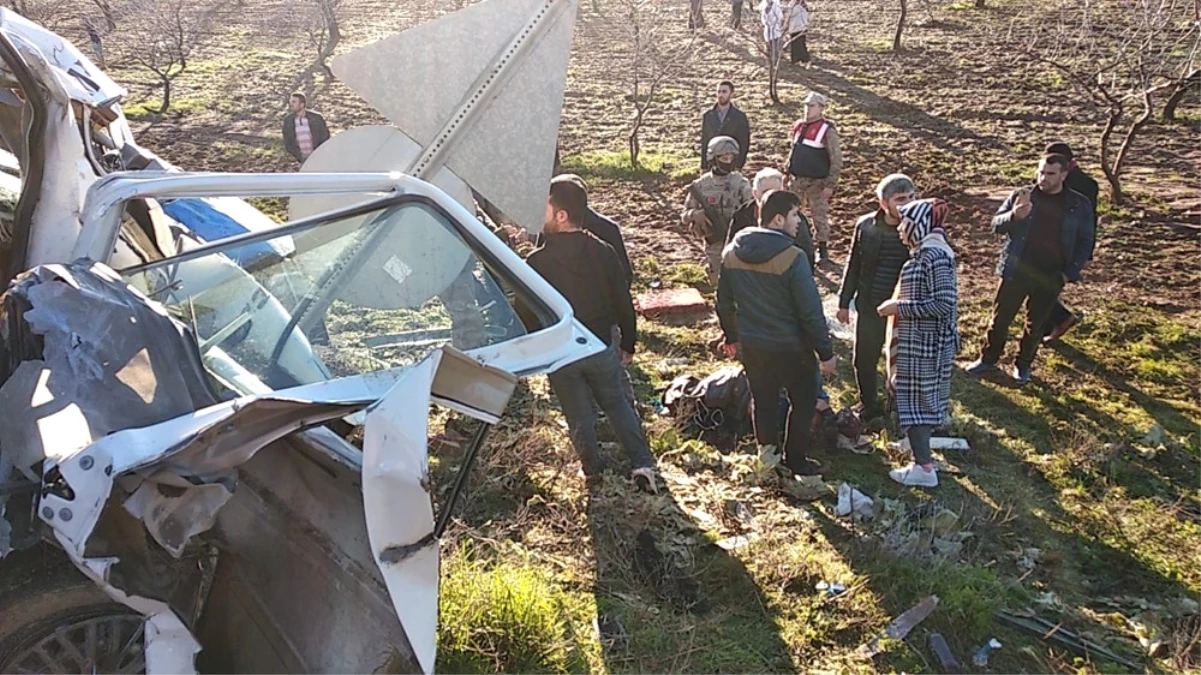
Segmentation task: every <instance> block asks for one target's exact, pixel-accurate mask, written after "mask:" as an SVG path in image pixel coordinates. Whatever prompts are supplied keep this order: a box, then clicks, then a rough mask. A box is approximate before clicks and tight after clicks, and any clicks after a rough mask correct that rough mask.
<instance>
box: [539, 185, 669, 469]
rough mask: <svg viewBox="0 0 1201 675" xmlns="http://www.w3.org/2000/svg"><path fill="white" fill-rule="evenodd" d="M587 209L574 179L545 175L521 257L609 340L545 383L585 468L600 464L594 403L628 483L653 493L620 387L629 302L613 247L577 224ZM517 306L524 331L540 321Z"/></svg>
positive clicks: (650, 462)
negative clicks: (537, 224)
mask: <svg viewBox="0 0 1201 675" xmlns="http://www.w3.org/2000/svg"><path fill="white" fill-rule="evenodd" d="M587 212H588V195H587V193H586V192H585V191H584V189H583V188H582V187H581V186H580V185H579V184H578V183H576V182H574V181H572V180H570V179H567V180H555V181H552V182H551V186H550V197H549V199H548V200H547V205H546V224H545V227H546V229H545V232H546V236H545V238H544V243H543V245H542V246H541V247H540V248H538V249H537V250H535V251H534V252H533V253H531V254H530V256H529V257H528V258H527V259H526V262H528V263H529V265H530V267H532V268H534V271H535V272H538V274H540V275H542V277H543V278H544V279H546V280H547V282H549V283H550V285H551V286H554V287H555V289H556V290H557V291H559V292H560V293H562V294H563V297H564V298H566V299H567V301H568V302H569V303H571V308H572V311H573V312H574V314H575V318H576V319H578V320H579V321H580V322H581V323H582V324H584V326H585V327H587V328H588V330H590V331H592V333H593V334H595V335H596V337H597V338H598V339H600V341H601V342H604V343H605V344H606V345H608V348H607V349H605V350H604V351H602V352H600V353H599V354H594V355H592V356H590V357H588V358H586V359H583V360H580V361H576V362H575V363H572V364H570V365H567V366H564V367H563V368H560V369H559V370H557V371H555V372H553V373H551V374H550V376H549V379H550V385H551V389H552V390H553V391H554V393H555V396H556V397H557V398H558V399H559V405H560V407H562V409H563V416H564V417H566V418H567V428H568V431H569V433H570V435H571V443H572V445H573V446H574V447H575V450H576V453H577V454H578V455H579V456H580V461H581V462H582V463H583V468H584V474H585V475H586V476H588V477H589V478H596V477H599V475H600V473H601V472H603V471H604V469H605V462H604V459H602V458H601V454H600V445H599V443H598V441H597V436H596V404H599V405H600V408H601V409H602V410H603V411H604V412H605V416H606V418H607V419H608V421H609V424H610V426H612V427H613V433H614V434H615V435H616V436H617V440H618V442H620V443H621V445H622V447H623V448H624V449H625V451H626V454H627V455H628V456H629V458H630V463H631V464H632V465H633V467H634V470H633V477H634V480H635V482H636V483H637V484H638V485H639V487H641V488H642V489H645V490H649V491H651V492H654V491H656V489H657V488H656V483H655V460H654V457H653V456H652V455H651V453H650V447H649V446H648V444H647V442H646V436H645V435H644V434H643V432H642V423H641V422H640V421H639V419H638V413H637V412H636V411H635V410H634V404H633V403H632V402H631V401H630V400H629V399H627V398H626V396H625V395H624V394H623V392H622V386H621V370H622V366H623V365H624V364H628V363H630V362H631V361H632V360H633V358H634V348H635V345H636V344H637V342H638V328H637V316H636V314H635V312H634V301H633V300H632V299H631V297H630V289H629V286H627V285H626V282H625V277H624V275H623V272H622V269H621V263H619V262H618V260H617V254H616V253H614V252H613V249H612V247H610V246H609V245H608V244H606V243H604V242H603V241H601V240H600V239H597V238H596V237H595V236H593V235H592V234H591V233H590V232H587V231H585V230H584V229H583V228H582V227H581V225H582V223H583V221H584V218H585V217H586V215H587ZM518 313H519V314H520V315H521V318H522V320H523V321H524V322H525V324H526V326H527V327H528V328H530V329H531V330H532V329H534V328H536V327H537V326H538V325H539V322H538V320H537V318H536V317H534V316H533V314H532V313H531V312H530V310H529V308H528V307H524V306H519V307H518ZM615 326H616V327H620V329H621V333H620V335H621V344H620V345H618V344H614V343H613V336H614V335H615V332H614V327H615Z"/></svg>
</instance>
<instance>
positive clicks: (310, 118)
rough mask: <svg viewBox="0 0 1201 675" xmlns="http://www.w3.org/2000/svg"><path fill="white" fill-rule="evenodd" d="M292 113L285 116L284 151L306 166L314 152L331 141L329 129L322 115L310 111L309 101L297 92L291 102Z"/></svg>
mask: <svg viewBox="0 0 1201 675" xmlns="http://www.w3.org/2000/svg"><path fill="white" fill-rule="evenodd" d="M289 104H290V105H291V107H292V112H290V113H288V114H287V115H285V116H284V123H283V132H284V150H287V151H288V154H289V155H292V156H293V157H295V158H296V161H297V162H300V163H301V164H304V160H306V159H308V158H309V155H311V154H313V151H314V150H316V149H317V148H318V147H320V146H321V144H322V143H324V142H326V141H328V140H329V127H328V126H326V125H325V118H324V117H322V116H321V114H320V113H318V112H315V111H313V110H309V109H308V99H307V98H306V97H305V95H304V94H302V93H300V92H295V93H293V94H292V98H291V100H290V102H289Z"/></svg>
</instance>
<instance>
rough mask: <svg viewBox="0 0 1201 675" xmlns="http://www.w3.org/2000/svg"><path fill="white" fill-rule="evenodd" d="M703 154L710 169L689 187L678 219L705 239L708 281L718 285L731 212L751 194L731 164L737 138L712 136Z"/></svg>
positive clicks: (736, 151) (735, 150)
mask: <svg viewBox="0 0 1201 675" xmlns="http://www.w3.org/2000/svg"><path fill="white" fill-rule="evenodd" d="M706 157H707V159H708V160H709V162H710V164H711V165H712V167H713V168H712V169H711V170H710V171H709V172H708V173H706V174H704V175H703V176H701V177H700V178H697V179H696V180H694V181H692V184H691V185H689V186H688V196H687V197H685V198H684V211H683V212H682V213H681V214H680V220H681V221H682V222H683V223H684V224H685V225H687V226H688V229H689V230H690V231H691V232H692V233H693V235H695V236H697V237H699V238H700V239H701V240H702V241H703V242H704V244H705V262H706V265H707V267H708V270H709V284H710V285H711V286H713V287H714V288H717V275H718V272H720V271H721V251H722V248H723V247H724V246H725V243H726V232H727V231H728V230H729V227H730V220H731V219H732V218H733V217H734V212H736V211H737V210H738V209H739V208H741V207H742V205H743V204H746V203H747V202H749V201H751V200H752V199H753V198H754V197H753V196H752V194H751V183H750V181H748V180H747V179H746V177H745V176H743V175H742V174H741V173H738V169H737V168H736V167H735V166H734V162H735V161H736V160H737V158H738V142H737V141H735V140H734V139H733V138H730V137H729V136H718V137H716V138H714V139H713V140H711V141H709V146H708V152H707V153H706Z"/></svg>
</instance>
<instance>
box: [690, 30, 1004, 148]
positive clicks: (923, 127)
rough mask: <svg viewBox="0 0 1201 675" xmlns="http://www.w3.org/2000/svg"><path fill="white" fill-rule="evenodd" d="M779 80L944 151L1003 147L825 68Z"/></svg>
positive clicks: (741, 54) (736, 47)
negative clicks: (967, 144)
mask: <svg viewBox="0 0 1201 675" xmlns="http://www.w3.org/2000/svg"><path fill="white" fill-rule="evenodd" d="M703 37H704V39H705V40H706V41H707V42H710V43H712V44H713V45H714V46H717V47H721V48H723V49H726V50H728V51H729V52H730V53H731V54H733V55H734V56H736V57H738V58H740V59H742V60H744V61H747V62H750V63H757V62H760V61H762V60H763V58H762V56H761V55H758V54H753V53H751V51H750V50H749V49H747V48H746V46H744V45H742V44H738V43H734V42H731V41H729V40H725V39H719V38H717V37H716V36H712V35H708V34H706V35H704V36H703ZM780 80H781V81H785V82H792V83H795V84H800V85H803V86H805V87H808V88H811V89H814V90H822V91H824V92H825V93H829V94H831V95H832V97H833V98H834V99H835V101H836V102H838V103H841V104H843V105H849V106H851V107H854V108H858V109H859V110H860V111H862V112H863V113H864V114H866V115H868V116H869V117H871V118H872V119H876V120H881V121H884V122H887V123H888V124H891V125H894V126H897V127H902V128H904V129H905V130H906V131H909V132H911V133H913V134H914V135H915V136H917V137H918V138H921V139H922V140H925V141H927V142H929V143H930V144H932V145H934V146H935V147H937V148H939V149H942V150H945V151H947V152H954V153H960V152H962V151H963V150H962V148H958V147H956V146H955V145H953V144H952V143H950V142H949V139H964V140H969V141H972V142H974V143H976V144H978V145H979V146H981V147H983V148H988V149H994V150H999V149H1004V147H1005V146H1004V145H1003V144H1001V143H1000V142H998V141H997V140H996V139H994V138H989V137H987V136H981V135H979V134H977V133H975V132H973V131H970V130H968V129H965V128H964V127H963V126H961V125H959V124H955V123H954V122H949V121H947V120H945V119H941V118H938V117H935V116H933V115H931V114H930V113H928V112H926V111H925V110H922V109H921V108H919V107H917V106H915V105H911V104H908V103H903V102H901V101H897V100H894V99H891V98H889V97H887V96H881V95H880V94H877V93H875V92H874V91H872V90H871V89H868V88H866V87H863V86H860V85H858V84H855V83H854V82H852V81H851V80H849V79H847V78H846V77H843V76H842V75H839V74H837V73H836V72H834V71H832V70H830V69H827V68H815V69H812V70H807V71H804V72H803V73H802V72H800V71H795V70H793V69H791V68H787V67H783V68H781V69H780ZM785 108H788V106H785Z"/></svg>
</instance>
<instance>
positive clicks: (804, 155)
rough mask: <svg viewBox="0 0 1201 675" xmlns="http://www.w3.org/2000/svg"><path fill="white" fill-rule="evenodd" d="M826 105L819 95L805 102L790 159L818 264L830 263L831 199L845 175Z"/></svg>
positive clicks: (794, 188)
mask: <svg viewBox="0 0 1201 675" xmlns="http://www.w3.org/2000/svg"><path fill="white" fill-rule="evenodd" d="M826 103H827V100H826V97H825V96H822V95H821V94H819V93H817V92H812V93H810V94H809V96H808V97H806V98H805V118H804V119H801V120H797V122H796V123H795V124H793V125H792V139H791V140H792V152H791V154H790V155H789V157H788V175H789V176H790V177H791V183H790V187H791V189H792V191H793V192H795V193H797V195H799V196H800V197H801V199H802V200H804V201H805V202H808V204H809V213H810V216H811V217H812V220H813V227H814V229H815V230H816V232H815V234H816V235H817V236H816V237H814V238H815V239H816V240H817V257H818V262H819V263H825V262H829V260H830V249H829V245H830V197H832V196H834V188H835V187H836V186H837V185H838V176H839V175H840V174H841V173H842V150H841V148H840V147H839V145H838V130H837V129H835V128H834V124H833V123H832V122H830V121H829V120H827V119H826V117H825V113H826Z"/></svg>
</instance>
